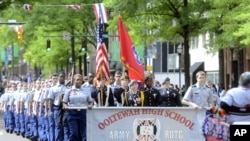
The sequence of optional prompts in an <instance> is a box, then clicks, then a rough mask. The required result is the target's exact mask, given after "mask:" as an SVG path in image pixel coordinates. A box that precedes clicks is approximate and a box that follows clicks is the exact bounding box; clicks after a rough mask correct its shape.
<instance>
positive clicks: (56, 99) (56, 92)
mask: <svg viewBox="0 0 250 141" xmlns="http://www.w3.org/2000/svg"><path fill="white" fill-rule="evenodd" d="M66 89H67V87H66V86H65V73H64V72H60V73H59V79H58V84H57V85H55V86H53V87H51V89H50V92H49V95H48V99H49V100H50V101H49V107H50V111H51V112H52V113H54V115H53V117H54V123H55V131H54V132H55V141H62V140H63V138H64V135H63V132H64V131H63V130H64V128H63V125H62V124H61V123H60V122H61V120H60V118H59V116H58V114H59V112H60V110H62V108H61V107H60V105H61V101H60V98H61V97H62V95H63V94H65V91H66ZM52 109H53V111H52ZM51 112H50V113H51ZM52 113H51V114H52Z"/></svg>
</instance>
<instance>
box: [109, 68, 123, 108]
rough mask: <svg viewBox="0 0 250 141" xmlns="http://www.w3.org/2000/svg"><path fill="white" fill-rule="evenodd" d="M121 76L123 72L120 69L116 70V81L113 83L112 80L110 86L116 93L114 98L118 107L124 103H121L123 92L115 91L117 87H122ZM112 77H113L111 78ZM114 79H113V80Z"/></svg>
mask: <svg viewBox="0 0 250 141" xmlns="http://www.w3.org/2000/svg"><path fill="white" fill-rule="evenodd" d="M121 76H122V73H121V72H120V71H118V70H117V71H116V72H115V78H114V79H115V81H114V82H113V83H112V82H110V88H111V90H112V93H113V94H114V95H113V98H114V104H115V106H117V107H120V106H122V103H121V95H120V94H122V93H120V94H118V93H115V92H116V90H117V89H120V88H121ZM110 79H111V78H110ZM111 81H112V80H111ZM111 83H112V84H111Z"/></svg>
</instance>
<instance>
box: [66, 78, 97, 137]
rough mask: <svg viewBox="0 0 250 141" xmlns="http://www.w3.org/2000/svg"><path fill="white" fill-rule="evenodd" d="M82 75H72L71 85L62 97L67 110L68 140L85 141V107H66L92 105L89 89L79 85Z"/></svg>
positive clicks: (89, 106)
mask: <svg viewBox="0 0 250 141" xmlns="http://www.w3.org/2000/svg"><path fill="white" fill-rule="evenodd" d="M82 81H83V77H82V75H80V74H76V75H74V80H73V84H74V85H73V87H72V88H71V89H69V90H68V91H67V92H66V93H65V96H64V97H63V108H64V109H65V110H67V120H68V125H69V130H70V134H69V141H86V140H87V134H86V126H87V123H86V109H68V107H88V108H92V107H93V100H92V98H91V92H90V89H88V88H87V87H81V85H82Z"/></svg>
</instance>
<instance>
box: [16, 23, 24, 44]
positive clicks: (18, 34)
mask: <svg viewBox="0 0 250 141" xmlns="http://www.w3.org/2000/svg"><path fill="white" fill-rule="evenodd" d="M17 39H18V40H19V41H21V40H22V39H23V28H22V27H21V26H20V27H18V29H17Z"/></svg>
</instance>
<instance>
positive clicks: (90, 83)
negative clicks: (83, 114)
mask: <svg viewBox="0 0 250 141" xmlns="http://www.w3.org/2000/svg"><path fill="white" fill-rule="evenodd" d="M82 87H83V88H88V89H89V90H90V92H91V94H93V95H96V93H97V89H96V86H95V85H94V74H93V73H88V80H86V81H85V82H84V84H82Z"/></svg>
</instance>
